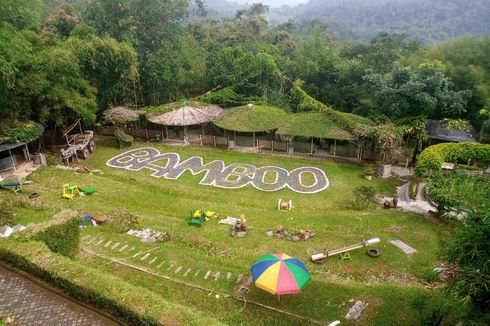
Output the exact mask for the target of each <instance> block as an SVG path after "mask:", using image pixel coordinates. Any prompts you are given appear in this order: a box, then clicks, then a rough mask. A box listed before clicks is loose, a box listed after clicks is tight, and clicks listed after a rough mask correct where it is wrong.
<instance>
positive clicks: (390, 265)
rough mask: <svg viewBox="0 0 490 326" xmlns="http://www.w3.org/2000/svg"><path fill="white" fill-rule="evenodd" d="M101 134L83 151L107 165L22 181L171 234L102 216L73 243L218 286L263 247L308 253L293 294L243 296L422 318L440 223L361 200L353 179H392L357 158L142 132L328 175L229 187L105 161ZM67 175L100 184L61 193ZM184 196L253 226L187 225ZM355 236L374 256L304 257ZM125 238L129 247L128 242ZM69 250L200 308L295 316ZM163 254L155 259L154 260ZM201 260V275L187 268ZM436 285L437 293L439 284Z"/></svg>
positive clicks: (238, 317) (239, 158)
mask: <svg viewBox="0 0 490 326" xmlns="http://www.w3.org/2000/svg"><path fill="white" fill-rule="evenodd" d="M98 145H99V146H98V149H97V153H96V154H95V155H93V156H92V157H91V158H90V159H89V160H88V161H85V162H84V163H85V164H86V165H87V166H88V167H90V168H92V169H100V170H102V171H103V172H104V174H91V175H83V174H74V173H72V172H69V171H63V170H58V169H54V168H44V169H41V170H39V171H37V172H36V173H35V174H34V175H33V176H32V179H33V180H34V183H33V184H32V185H30V186H26V187H25V188H26V190H27V191H29V190H33V191H34V190H35V191H40V192H41V193H42V195H41V199H42V201H43V202H45V203H48V204H49V205H50V206H52V207H57V208H70V209H78V210H81V211H82V212H90V213H91V214H93V215H104V214H110V213H111V212H114V211H117V210H119V209H122V208H126V209H129V210H130V211H132V212H135V213H137V214H139V215H140V216H141V217H142V219H141V224H142V227H150V228H152V229H155V230H165V231H168V232H169V233H170V237H171V240H170V241H168V242H165V243H163V244H157V245H156V244H143V243H140V242H138V239H136V238H134V237H130V236H128V235H125V234H119V233H116V232H114V230H112V229H111V228H110V226H108V225H99V226H97V227H95V228H93V227H89V228H87V229H84V230H83V232H82V237H85V236H87V235H90V236H91V237H92V238H93V237H94V236H95V237H97V241H93V242H92V243H89V244H87V241H85V242H82V247H84V248H87V249H90V250H91V251H94V252H97V253H99V254H103V255H104V256H108V257H112V258H119V259H123V261H125V262H129V263H131V264H134V265H138V266H142V267H145V268H150V269H151V270H153V271H155V273H157V274H159V275H163V276H171V277H172V278H175V279H179V280H182V281H185V282H189V283H192V284H196V285H200V286H203V287H205V288H208V289H210V290H211V291H218V292H221V293H227V294H233V293H235V292H234V291H236V287H237V284H236V277H237V275H239V274H243V275H244V276H247V275H248V274H249V267H250V265H251V264H252V263H253V262H254V261H255V260H256V259H257V258H258V257H259V256H260V255H262V254H264V253H268V252H285V253H288V254H289V255H291V256H294V257H297V258H299V259H301V260H303V261H304V262H306V264H307V266H308V268H309V269H310V271H311V272H312V274H313V280H312V282H311V283H310V284H308V285H307V287H306V288H305V289H304V291H303V292H302V293H301V294H300V295H294V296H283V297H281V300H280V301H277V299H276V298H275V297H273V296H272V295H269V294H268V293H265V292H264V291H261V290H259V289H256V288H255V287H254V286H252V290H251V292H250V293H248V294H246V295H245V298H246V299H247V300H251V301H255V302H259V303H264V304H267V305H270V306H273V307H277V308H279V309H282V310H285V311H288V312H291V313H295V314H298V315H301V316H305V317H308V318H310V319H314V320H319V321H323V322H327V321H331V320H335V319H342V317H343V316H344V315H345V313H346V312H347V310H348V308H349V307H350V305H352V303H350V302H349V300H351V299H357V298H365V299H366V300H367V301H368V302H370V303H371V305H370V306H369V307H368V308H367V309H366V311H365V313H364V314H363V317H362V318H363V323H364V324H378V325H386V324H391V325H393V324H400V325H409V324H418V323H419V322H420V320H419V318H420V316H419V315H418V313H417V312H416V311H415V310H413V309H412V308H411V307H412V306H411V304H410V303H411V301H412V299H413V298H414V297H416V296H418V295H420V294H421V293H426V292H427V290H425V289H424V288H423V286H422V281H421V280H420V278H419V277H418V275H420V273H421V272H422V271H424V270H426V269H427V268H431V267H433V266H434V265H435V264H436V263H437V262H436V260H437V251H438V248H439V242H440V239H441V237H443V236H444V235H445V234H446V232H447V230H446V229H445V227H444V226H441V225H440V224H438V223H436V222H433V221H428V220H426V219H424V218H423V217H421V216H419V215H416V214H410V213H403V212H400V211H398V210H383V209H378V208H377V207H375V206H374V205H372V206H370V207H369V208H368V209H366V210H364V211H359V210H357V209H356V208H355V203H354V198H353V197H352V190H353V189H354V188H355V187H356V186H359V185H373V186H375V187H376V188H377V190H378V192H379V193H382V194H385V195H389V194H392V193H393V190H394V187H395V186H396V185H397V184H396V182H395V181H383V182H382V181H379V180H373V181H367V180H365V179H363V178H362V176H361V175H362V166H358V165H355V164H346V163H333V162H325V161H314V160H307V159H300V158H286V157H277V156H270V155H258V154H250V153H236V152H228V151H223V150H216V149H212V148H201V147H199V148H195V147H194V148H193V147H168V146H163V145H160V144H150V145H151V146H152V147H154V148H157V149H159V150H160V151H162V152H177V153H179V154H180V156H181V160H184V159H186V158H189V157H191V156H196V155H197V156H202V157H203V158H204V162H209V161H211V160H223V161H224V162H225V163H226V164H230V163H235V162H241V163H249V164H253V165H255V166H257V167H260V166H269V165H275V166H280V167H283V168H285V169H287V170H292V169H294V168H298V167H301V166H315V167H319V168H321V169H323V170H324V171H325V172H326V174H327V176H328V178H329V181H330V187H329V188H328V189H327V190H325V191H322V192H320V193H317V194H310V195H305V194H299V193H294V192H292V191H291V190H289V189H283V190H280V191H278V192H270V193H268V192H262V191H259V190H257V189H255V188H253V187H251V186H247V187H245V188H242V189H236V190H231V189H221V188H215V187H209V186H203V185H199V181H200V180H201V178H202V175H197V176H192V175H191V174H190V173H189V172H186V173H184V174H183V175H182V176H181V177H180V178H179V179H178V180H166V179H157V178H153V177H150V176H149V175H150V172H149V171H148V170H142V171H139V172H133V171H127V170H121V169H115V168H111V167H108V166H106V165H105V162H106V161H107V160H109V159H110V158H112V157H114V156H116V155H118V154H120V153H121V150H119V149H117V148H115V147H113V146H112V145H111V142H109V141H106V142H99V144H98ZM142 146H148V144H143V143H137V144H135V145H134V146H133V147H134V148H137V147H142ZM68 182H70V183H72V184H77V185H79V186H81V187H84V188H85V187H87V188H88V187H96V188H97V193H96V194H94V195H92V196H87V197H80V198H77V199H76V200H74V201H64V200H62V199H61V197H60V194H61V186H62V184H64V183H68ZM279 198H282V199H285V200H289V199H292V200H293V202H294V205H295V208H294V210H293V211H292V212H285V211H281V212H279V211H277V209H276V205H277V200H278V199H279ZM192 208H205V209H209V210H213V211H217V212H218V213H219V214H220V217H226V216H228V215H230V216H239V215H240V214H244V215H245V217H246V219H247V222H248V223H249V225H250V226H252V227H253V230H252V231H251V232H250V234H249V235H247V236H246V237H245V238H241V239H238V238H231V237H230V235H229V232H228V227H227V226H224V225H218V224H217V221H216V220H211V221H208V222H206V223H205V225H204V226H203V227H202V228H196V227H191V226H188V225H187V223H186V222H187V217H188V214H189V212H190V210H191V209H192ZM17 213H18V212H17ZM40 220H41V219H40ZM277 225H283V226H284V227H285V228H287V229H290V230H299V229H309V230H314V231H316V236H315V237H314V238H312V239H311V240H309V241H306V242H290V241H287V240H284V239H276V238H269V237H267V236H266V235H265V232H266V231H267V230H273V229H275V227H276V226H277ZM362 237H364V238H365V239H368V238H371V237H380V238H381V243H380V244H379V245H378V248H379V249H380V251H381V256H380V257H379V258H377V259H371V258H369V257H368V256H367V255H366V253H365V251H364V250H358V251H354V252H352V253H351V257H352V260H351V261H340V260H338V259H337V258H336V257H334V258H332V259H329V260H328V261H327V262H326V263H325V264H324V265H313V264H311V263H310V262H308V258H309V253H311V252H313V251H321V250H323V249H324V248H327V249H336V248H339V247H342V246H345V245H350V244H353V243H357V242H358V241H359V240H360V239H361V238H362ZM99 239H100V240H99ZM391 239H400V240H402V241H404V242H406V243H408V244H409V245H411V246H412V247H414V248H416V249H417V250H418V252H417V253H416V254H414V255H411V256H407V255H405V254H404V253H402V252H401V251H400V250H399V249H398V248H396V247H394V246H392V245H391V244H390V243H388V241H387V240H391ZM101 240H104V243H106V241H112V243H111V245H108V246H107V247H105V246H104V245H103V244H101V245H96V244H97V243H99V242H100V241H101ZM115 243H121V246H122V245H123V244H126V245H127V249H125V250H123V251H119V250H118V249H119V248H121V246H119V247H117V249H112V244H115ZM131 248H134V249H133V251H131V252H129V250H130V249H131ZM153 248H155V249H153ZM152 249H153V250H152ZM148 250H152V251H151V252H150V251H148ZM138 251H141V252H149V253H150V256H149V257H148V259H146V260H141V258H140V257H142V256H138V257H132V256H133V253H137V252H138ZM78 259H79V262H80V263H82V264H84V265H85V266H86V267H87V268H93V269H96V270H98V273H100V274H101V275H105V274H107V275H108V276H113V277H118V278H122V279H124V280H125V281H126V282H127V283H129V284H131V285H132V286H134V287H136V288H138V289H141V291H142V292H141V293H147V292H146V291H150V292H151V293H153V294H155V295H157V296H161V297H164V298H165V300H168V301H169V303H173V304H179V305H183V306H187V307H191V309H192V310H193V311H201V312H203V313H205V314H208V315H210V316H213V317H214V318H217V319H218V320H220V321H223V322H226V323H230V324H244V325H259V324H262V325H266V324H267V325H271V324H278V325H279V324H285V323H287V324H296V323H297V324H301V323H304V321H301V320H299V319H296V318H294V317H291V316H287V315H283V314H280V313H275V312H272V311H270V310H267V309H263V308H258V307H256V306H253V305H250V304H247V305H245V306H244V304H243V302H240V301H235V300H233V299H229V298H222V297H221V298H220V299H216V298H214V296H213V297H212V296H208V293H205V292H203V291H201V290H196V289H192V288H187V287H185V286H181V285H178V284H177V283H173V282H171V281H168V280H164V279H162V278H159V277H157V276H152V275H146V274H144V273H142V272H138V271H135V270H134V269H130V268H128V267H123V266H120V265H117V264H114V263H111V262H107V261H105V260H101V259H100V258H95V257H93V256H88V255H87V254H81V255H80V256H79V257H78ZM153 259H155V260H153ZM104 261H105V263H104ZM150 262H151V263H150ZM160 263H161V264H162V265H161V267H160V268H157V267H156V266H157V265H159V264H160ZM180 266H182V269H181V270H180V271H179V272H177V273H176V272H175V270H176V269H177V268H178V267H180ZM189 268H190V269H192V272H189V273H188V275H186V276H184V275H183V273H184V271H186V270H187V269H189ZM208 270H209V271H212V272H213V275H214V273H215V272H217V271H219V272H220V273H221V276H220V278H219V279H218V280H216V281H215V280H214V276H210V277H209V278H208V279H206V280H205V279H204V277H203V276H204V274H205V273H206V271H208ZM198 271H199V273H198V275H197V276H194V273H195V272H198ZM228 272H231V274H232V275H233V276H232V277H231V279H230V280H227V279H226V277H225V275H226V274H227V273H228ZM434 293H435V294H434V295H435V296H436V297H437V293H438V292H437V290H436V291H434ZM170 315H171V316H172V315H174V314H173V313H171V314H170ZM177 315H178V314H177Z"/></svg>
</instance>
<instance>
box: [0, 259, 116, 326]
mask: <svg viewBox="0 0 490 326" xmlns="http://www.w3.org/2000/svg"><path fill="white" fill-rule="evenodd" d="M7 318H11V320H12V325H29V326H35V325H80V326H81V325H91V326H97V325H100V326H102V325H104V326H106V325H107V326H116V325H121V324H119V323H117V322H115V321H113V320H111V319H109V318H107V317H105V316H103V315H101V314H99V313H97V312H95V311H93V310H90V309H88V308H86V307H84V306H82V305H79V304H77V303H75V302H73V301H71V300H69V299H67V298H65V297H63V296H61V295H59V294H57V293H54V292H51V291H49V290H47V289H45V288H44V287H42V286H40V285H38V284H36V283H35V282H33V281H31V280H29V279H27V278H25V277H23V276H21V275H19V274H17V273H15V272H13V271H11V270H8V269H6V268H4V267H3V266H1V265H0V319H3V320H7Z"/></svg>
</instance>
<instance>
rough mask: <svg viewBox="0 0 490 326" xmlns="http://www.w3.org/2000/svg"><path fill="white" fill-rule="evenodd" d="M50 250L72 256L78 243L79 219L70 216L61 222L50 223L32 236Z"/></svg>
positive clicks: (76, 249)
mask: <svg viewBox="0 0 490 326" xmlns="http://www.w3.org/2000/svg"><path fill="white" fill-rule="evenodd" d="M34 239H35V240H40V241H42V242H44V243H45V244H46V246H48V248H49V249H51V251H53V252H55V253H58V254H61V255H63V256H66V257H70V258H73V257H74V256H75V254H76V253H77V251H78V246H79V244H80V219H79V218H71V219H69V220H68V221H66V222H65V223H63V224H57V225H52V226H50V227H48V228H46V229H44V230H43V231H41V232H39V233H38V234H36V235H35V236H34Z"/></svg>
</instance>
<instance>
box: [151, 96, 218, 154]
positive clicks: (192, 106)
mask: <svg viewBox="0 0 490 326" xmlns="http://www.w3.org/2000/svg"><path fill="white" fill-rule="evenodd" d="M157 110H158V111H160V112H151V113H149V114H147V115H146V118H147V120H148V121H150V122H151V123H154V124H158V125H162V126H164V127H165V138H167V139H176V138H177V139H183V141H184V143H186V144H187V143H189V142H192V143H193V142H195V140H196V138H197V139H200V142H202V136H203V135H204V127H205V125H206V124H207V123H209V122H211V121H212V119H213V118H214V117H216V116H218V115H220V114H221V113H222V112H223V109H221V108H220V107H219V106H217V105H206V104H201V103H199V102H187V101H183V102H182V103H180V104H178V103H171V104H167V105H164V106H161V107H159V108H157ZM162 111H163V112H162ZM169 127H170V128H169ZM196 127H197V128H198V129H199V131H198V132H196V130H198V129H196ZM189 129H191V130H190V131H189ZM181 131H183V133H181ZM171 132H173V134H171ZM176 135H177V137H175V136H176Z"/></svg>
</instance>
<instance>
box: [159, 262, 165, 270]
mask: <svg viewBox="0 0 490 326" xmlns="http://www.w3.org/2000/svg"><path fill="white" fill-rule="evenodd" d="M163 263H165V262H164V261H162V262H161V263H160V264H158V266H157V268H158V269H160V267H162V265H163Z"/></svg>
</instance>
